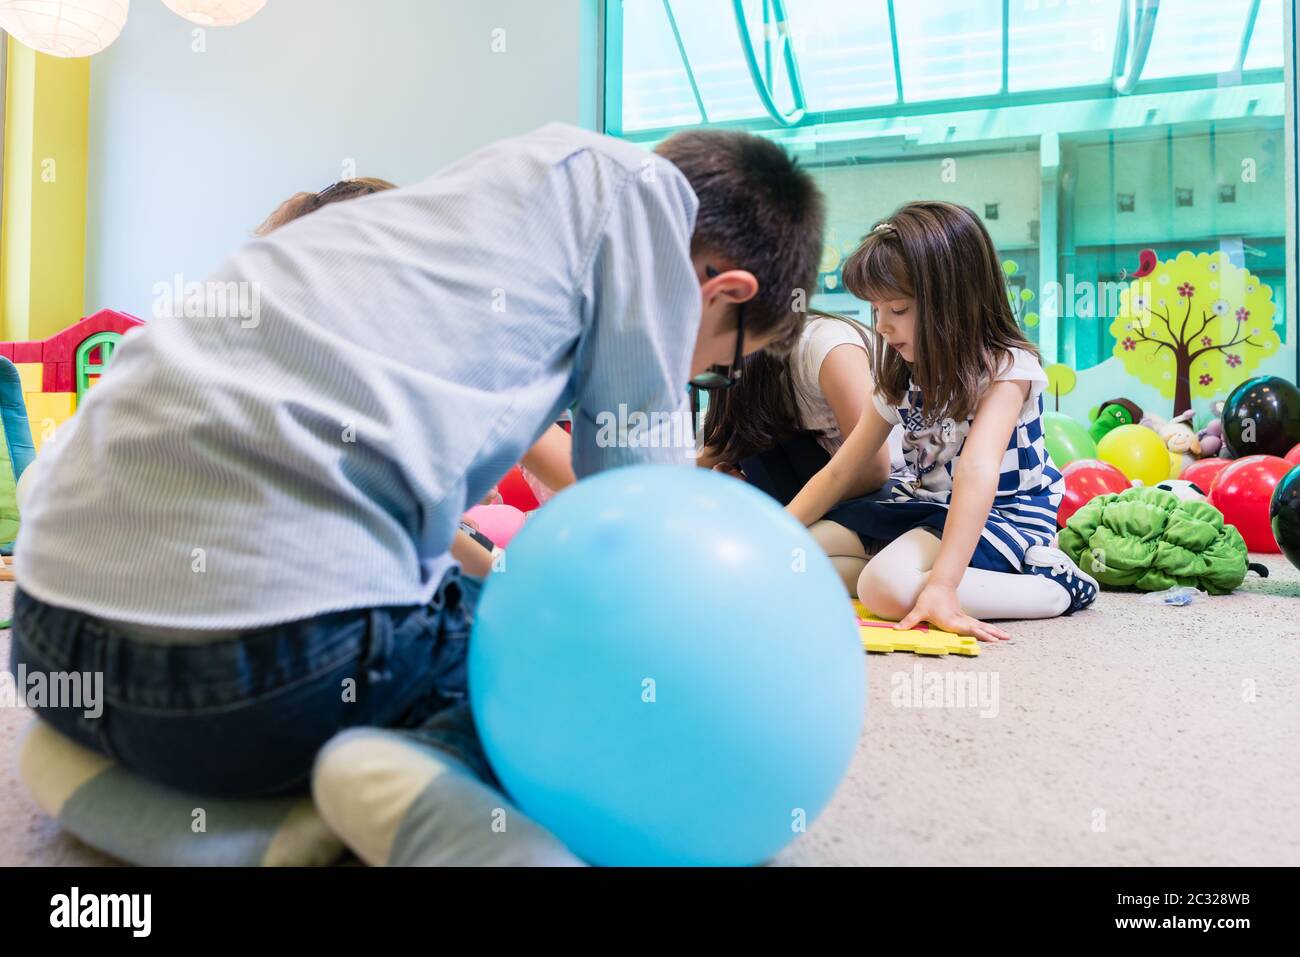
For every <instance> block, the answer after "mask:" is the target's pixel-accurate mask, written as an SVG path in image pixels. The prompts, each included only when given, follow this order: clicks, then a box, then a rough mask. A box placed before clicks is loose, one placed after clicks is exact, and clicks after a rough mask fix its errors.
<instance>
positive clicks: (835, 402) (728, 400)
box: [699, 309, 903, 505]
mask: <svg viewBox="0 0 1300 957" xmlns="http://www.w3.org/2000/svg"><path fill="white" fill-rule="evenodd" d="M870 349H871V333H870V332H868V331H867V330H865V329H863V328H862V327H861V326H859V325H858V324H857V323H855V322H853V321H852V320H851V319H848V318H845V317H844V316H837V315H833V314H832V313H828V312H821V311H820V310H816V309H814V310H810V312H809V316H808V321H807V323H806V324H805V325H804V330H803V333H802V335H801V336H800V337H799V339H798V340H797V341H796V342H795V344H794V346H793V347H792V348H791V349H790V351H789V352H788V353H785V354H779V355H778V354H773V353H771V352H760V353H757V354H755V355H753V356H750V357H749V359H747V360H746V362H745V366H744V374H743V375H741V377H740V378H739V379H737V380H736V382H735V384H734V385H733V386H732V387H731V388H728V389H725V390H719V391H715V392H711V393H710V394H709V405H708V409H707V411H706V413H705V417H704V425H703V427H702V428H701V430H700V444H701V446H702V450H701V454H700V458H699V464H700V465H702V466H705V467H707V468H715V469H718V470H719V471H725V472H730V473H732V474H737V473H739V477H742V478H744V479H745V481H747V482H749V483H750V484H751V485H753V486H755V487H756V488H758V489H760V490H762V491H764V492H766V493H768V494H769V495H771V496H772V497H773V498H775V499H776V500H777V501H779V502H780V503H781V504H782V505H785V504H787V503H788V502H789V501H790V500H791V499H792V498H794V496H795V495H796V494H797V493H798V492H799V490H800V489H801V488H803V485H804V483H805V482H807V481H808V480H809V479H810V478H812V477H813V476H814V475H816V474H817V472H818V470H820V469H821V468H822V467H823V466H824V465H826V463H827V462H829V461H830V458H831V456H832V455H833V454H835V452H836V451H837V450H838V449H839V447H840V446H841V445H843V444H844V439H845V438H846V437H847V436H848V434H849V433H850V432H852V431H853V428H854V426H855V425H857V422H858V420H859V419H860V418H861V416H862V410H863V409H864V408H865V407H866V406H867V404H868V403H870V401H871V393H872V389H873V382H872V378H871V360H870V356H869V353H870ZM890 439H891V441H890V443H889V447H888V448H885V447H882V448H881V449H880V450H879V451H878V452H877V454H876V455H875V456H874V457H873V458H872V460H871V462H870V464H869V465H868V467H866V468H864V469H862V470H861V471H860V472H859V473H858V474H856V475H855V476H854V481H853V482H852V483H851V485H850V487H849V489H848V491H847V492H846V497H849V498H852V497H856V496H860V495H866V494H867V493H869V492H873V491H875V490H876V489H878V488H880V487H881V485H883V484H884V482H885V481H886V480H887V479H888V478H889V475H890V472H891V470H896V469H901V468H902V466H903V462H902V444H901V435H899V434H898V433H897V430H896V431H895V433H894V434H892V435H891V436H890Z"/></svg>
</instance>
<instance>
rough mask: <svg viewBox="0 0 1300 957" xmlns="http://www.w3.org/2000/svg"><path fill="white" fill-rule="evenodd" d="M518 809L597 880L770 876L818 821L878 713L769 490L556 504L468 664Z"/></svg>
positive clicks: (685, 478) (676, 482)
mask: <svg viewBox="0 0 1300 957" xmlns="http://www.w3.org/2000/svg"><path fill="white" fill-rule="evenodd" d="M469 685H470V697H471V700H472V702H473V707H474V716H475V722H476V724H477V726H478V729H479V733H480V735H481V737H482V739H483V744H484V747H485V749H486V751H487V754H488V757H489V759H490V760H491V762H492V767H493V768H494V769H495V770H496V772H497V774H498V776H499V777H500V778H501V781H502V783H503V784H504V785H505V787H506V790H507V791H508V792H509V793H510V795H511V796H512V797H513V798H514V800H515V801H517V802H518V804H519V806H520V807H521V808H522V809H523V810H524V811H525V812H527V813H528V814H530V815H531V816H533V817H534V818H535V819H536V820H537V821H538V822H539V823H541V824H543V825H545V826H546V827H548V828H550V829H551V831H552V832H554V833H555V834H556V835H557V836H558V837H559V838H560V839H561V840H563V841H564V842H565V843H566V844H567V845H568V846H569V847H570V848H571V849H572V850H573V851H574V852H575V853H577V854H578V855H580V856H581V857H583V858H584V859H586V860H587V861H589V862H591V863H594V864H605V865H637V864H639V865H672V864H717V865H727V864H730V865H745V864H757V863H760V862H762V861H764V860H766V859H767V858H769V857H771V856H772V855H773V854H774V853H776V852H777V851H778V850H779V849H780V848H781V847H782V846H783V845H785V844H786V843H787V842H788V841H790V840H791V839H793V838H794V837H796V836H797V835H798V834H799V833H800V832H801V831H802V829H803V827H804V826H806V825H807V824H808V823H811V821H812V820H813V818H815V817H816V815H817V814H818V813H819V812H820V811H821V809H822V808H823V807H824V806H825V804H826V802H827V801H828V800H829V799H830V796H831V794H832V792H834V790H835V788H836V785H837V784H838V783H839V781H840V778H841V777H842V776H843V774H844V770H845V768H846V767H847V766H848V763H849V759H850V757H851V756H852V754H853V751H854V747H855V744H856V742H857V739H858V732H859V729H860V728H861V725H862V720H863V716H864V712H865V708H866V663H865V656H864V655H863V652H862V646H861V645H860V643H859V638H858V629H857V625H856V622H855V619H854V615H853V611H852V607H851V605H850V604H849V599H848V596H847V595H846V594H845V592H844V586H843V585H842V584H841V583H840V579H839V577H838V576H837V574H836V573H835V570H834V568H833V567H832V566H831V563H830V561H829V560H828V559H827V558H826V556H825V555H824V554H823V553H822V552H821V550H820V549H819V548H818V547H817V544H816V543H815V542H814V541H813V539H812V537H811V536H810V535H809V534H808V532H807V530H806V529H804V528H803V527H802V526H801V525H800V524H799V523H798V522H796V521H795V520H794V519H792V518H791V517H790V516H789V515H787V514H786V512H785V511H784V510H782V509H781V508H780V507H779V506H778V505H777V504H776V503H775V502H774V501H773V500H772V499H770V498H769V497H768V496H766V495H763V494H761V493H760V492H757V491H755V490H754V489H752V488H749V487H748V486H746V485H745V484H744V483H742V482H739V481H737V480H736V479H734V478H731V477H729V476H723V475H719V474H715V473H712V472H708V471H706V470H703V469H697V468H689V467H674V466H638V467H635V468H625V469H618V470H615V471H612V472H607V473H605V474H603V475H600V476H597V477H595V478H593V479H590V480H588V481H585V482H582V483H580V484H578V485H577V486H574V487H573V488H571V489H569V490H568V491H566V492H564V493H563V494H561V495H559V496H557V497H556V498H555V499H554V500H553V501H551V502H550V503H548V504H547V506H546V507H545V508H543V509H542V510H541V511H540V512H538V513H536V515H535V516H534V517H533V518H531V519H530V520H529V522H528V523H527V524H526V525H525V526H524V528H523V530H522V531H521V532H520V533H519V534H518V535H517V536H516V537H515V539H514V540H513V541H512V542H511V545H510V549H509V551H508V552H507V553H506V557H505V567H504V568H503V569H501V570H500V571H498V572H496V573H494V574H493V575H492V576H491V578H490V579H489V581H488V584H487V587H486V589H485V591H484V594H483V599H482V601H481V603H480V604H479V607H478V612H477V617H476V621H475V626H474V634H473V638H472V640H471V644H470V654H469Z"/></svg>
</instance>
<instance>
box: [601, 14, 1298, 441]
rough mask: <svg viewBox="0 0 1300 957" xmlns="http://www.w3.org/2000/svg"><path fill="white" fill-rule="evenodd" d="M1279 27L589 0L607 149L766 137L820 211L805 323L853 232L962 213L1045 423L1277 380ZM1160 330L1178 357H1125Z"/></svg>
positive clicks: (1156, 351) (1283, 280) (1140, 352)
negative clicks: (813, 192)
mask: <svg viewBox="0 0 1300 957" xmlns="http://www.w3.org/2000/svg"><path fill="white" fill-rule="evenodd" d="M1293 6H1294V4H1293V2H1292V0H927V2H925V3H914V2H901V0H621V2H620V0H608V3H607V10H606V21H605V22H606V37H605V50H606V64H605V91H604V92H605V96H604V103H605V104H606V117H605V128H606V131H607V132H609V133H611V134H612V135H616V136H622V137H625V138H627V139H630V140H633V141H635V142H639V143H642V144H645V145H646V146H651V145H653V144H654V143H656V142H658V141H659V140H661V139H663V138H664V137H666V136H668V135H670V134H671V133H672V132H674V131H676V130H678V129H681V128H683V127H687V126H695V125H698V124H709V125H715V126H728V127H739V128H745V129H751V130H754V131H757V132H760V133H763V134H764V135H768V136H771V137H773V138H775V139H777V140H779V141H780V142H782V143H783V144H784V145H785V146H786V148H787V149H789V150H790V151H792V152H793V153H794V154H795V155H796V156H798V157H799V158H800V159H801V160H802V161H803V162H804V163H805V165H807V166H808V167H810V168H812V169H814V170H815V171H816V174H817V176H818V177H819V180H820V182H821V185H822V187H823V189H824V191H825V192H826V194H827V198H828V200H829V204H830V217H829V229H828V235H827V250H826V255H825V257H824V260H823V269H824V271H823V273H822V275H821V277H820V280H819V289H818V293H819V296H818V299H817V304H818V305H819V306H822V307H823V308H829V309H833V310H836V311H839V312H843V313H846V314H849V315H854V316H857V317H858V318H859V319H865V311H864V307H863V305H862V304H861V303H858V302H856V301H855V300H854V299H853V297H851V296H849V295H847V294H846V293H845V292H844V291H843V290H842V289H841V288H839V280H838V266H839V264H840V262H841V261H842V259H843V257H844V255H845V254H846V253H847V252H848V251H850V250H852V249H853V248H854V246H855V245H856V244H857V242H858V240H859V238H860V237H861V236H862V234H863V233H864V232H865V231H866V230H867V229H868V228H869V227H870V225H871V223H873V222H874V221H875V220H877V219H880V218H883V217H885V216H886V215H888V213H889V212H890V211H891V210H892V209H893V208H894V207H896V206H897V205H899V204H901V203H904V202H907V201H909V200H913V199H920V198H936V199H946V200H950V201H953V202H959V203H962V204H963V205H966V206H968V207H970V208H971V209H973V210H975V211H976V212H977V213H979V214H981V215H982V216H983V217H984V220H985V223H986V225H987V226H988V228H989V231H990V232H991V233H992V235H993V237H994V239H995V241H996V242H997V244H998V247H999V250H1000V252H1001V254H1002V258H1003V260H1004V270H1005V272H1006V274H1007V279H1008V294H1009V295H1010V296H1011V297H1012V301H1013V305H1014V307H1015V310H1016V312H1017V314H1018V316H1019V317H1020V321H1021V323H1022V325H1023V326H1024V328H1025V330H1026V333H1027V334H1028V335H1029V336H1030V337H1031V338H1032V339H1033V340H1034V341H1035V342H1036V343H1037V344H1038V346H1039V348H1040V349H1041V351H1042V353H1043V357H1044V362H1045V363H1046V364H1048V365H1052V364H1062V365H1066V366H1069V367H1070V368H1071V369H1072V370H1074V371H1075V372H1077V385H1076V386H1075V387H1074V388H1073V390H1072V392H1071V393H1070V394H1068V395H1062V396H1060V397H1059V401H1060V407H1061V410H1062V411H1065V412H1068V413H1070V414H1072V415H1075V416H1076V417H1078V418H1081V419H1083V418H1086V417H1087V415H1088V413H1089V411H1090V409H1091V407H1092V406H1093V405H1095V404H1096V403H1097V402H1098V401H1099V400H1101V399H1105V398H1110V397H1114V396H1124V397H1126V398H1130V399H1132V400H1133V401H1135V402H1136V403H1137V404H1138V405H1140V406H1142V407H1143V408H1144V409H1147V410H1149V411H1152V412H1155V413H1157V414H1159V415H1161V416H1163V417H1166V418H1167V417H1169V416H1170V415H1172V414H1173V413H1174V412H1175V406H1176V405H1178V404H1180V403H1183V402H1185V401H1187V400H1188V398H1190V400H1191V401H1192V402H1193V403H1194V404H1195V406H1196V408H1197V409H1198V411H1199V412H1201V413H1202V414H1204V412H1205V410H1206V407H1207V406H1208V405H1209V403H1210V402H1212V401H1213V400H1214V399H1216V398H1224V397H1225V396H1226V395H1227V392H1228V391H1230V389H1231V387H1232V386H1233V385H1235V384H1236V383H1237V382H1240V381H1241V380H1242V379H1243V378H1245V377H1246V376H1247V375H1251V374H1276V375H1282V376H1285V377H1286V378H1288V379H1293V380H1294V379H1295V377H1296V373H1297V360H1296V331H1295V325H1294V323H1295V318H1294V315H1293V314H1292V312H1293V310H1292V308H1291V307H1290V306H1289V304H1288V303H1289V298H1288V297H1289V294H1290V291H1291V290H1290V289H1289V287H1288V279H1287V275H1288V271H1289V269H1288V267H1289V266H1290V265H1292V258H1293V257H1294V256H1295V252H1294V247H1293V249H1292V252H1291V253H1290V254H1288V251H1287V246H1288V238H1291V239H1292V240H1294V238H1295V212H1294V209H1293V208H1291V207H1290V206H1289V205H1288V195H1289V193H1290V192H1291V191H1290V190H1289V189H1288V185H1289V179H1288V178H1289V177H1294V175H1295V174H1294V171H1289V170H1290V165H1289V164H1290V157H1291V156H1292V155H1293V154H1294V150H1295V144H1294V139H1293V137H1292V135H1291V134H1290V133H1289V131H1288V125H1287V118H1286V113H1287V109H1288V107H1287V97H1286V90H1285V84H1286V80H1285V73H1284V67H1285V64H1286V62H1287V60H1288V59H1289V58H1290V57H1291V56H1292V50H1293V48H1294V28H1293V26H1292V13H1293V11H1292V8H1293ZM1292 185H1293V184H1292ZM1144 263H1152V264H1153V265H1152V268H1151V271H1150V272H1148V273H1146V275H1144V276H1138V277H1136V279H1137V280H1139V284H1138V285H1134V283H1135V274H1137V273H1141V272H1143V271H1144V270H1143V268H1142V265H1143V264H1144ZM1140 280H1145V282H1140ZM1139 297H1141V298H1140V300H1139ZM1148 307H1149V308H1148ZM1143 309H1147V311H1146V312H1142V310H1143ZM1151 309H1154V312H1153V311H1150V310H1151ZM1139 313H1141V315H1139ZM1184 313H1186V316H1184ZM1143 316H1145V318H1143ZM1200 316H1208V317H1209V319H1208V321H1207V322H1206V323H1205V325H1204V326H1202V321H1201V319H1200V318H1199V317H1200ZM1161 317H1167V318H1168V319H1170V320H1171V321H1172V323H1173V328H1172V330H1170V332H1171V333H1172V334H1173V335H1174V336H1175V338H1178V339H1180V340H1183V339H1185V340H1188V342H1181V341H1179V342H1175V343H1172V344H1171V347H1170V348H1167V349H1164V348H1156V347H1153V346H1152V345H1151V343H1150V342H1149V341H1144V339H1143V336H1146V337H1147V340H1149V339H1151V338H1154V337H1158V336H1160V335H1162V334H1164V327H1165V319H1164V318H1161ZM1243 317H1244V318H1243ZM1238 318H1243V322H1242V323H1241V324H1238V323H1237V319H1238ZM1152 323H1154V325H1152ZM1135 324H1136V327H1135ZM1238 332H1245V333H1246V335H1245V336H1244V337H1238V336H1237V335H1236V334H1237V333H1238ZM1135 333H1137V334H1135ZM1192 339H1194V340H1195V341H1194V342H1192V341H1191V340H1192ZM1207 340H1208V344H1207ZM1174 346H1177V347H1178V348H1174ZM1194 354H1195V355H1194ZM1064 380H1065V381H1074V380H1073V379H1072V378H1071V377H1068V376H1067V377H1064ZM1180 380H1181V382H1182V386H1181V387H1180ZM1187 390H1190V397H1189V396H1188V395H1187V394H1186V391H1187Z"/></svg>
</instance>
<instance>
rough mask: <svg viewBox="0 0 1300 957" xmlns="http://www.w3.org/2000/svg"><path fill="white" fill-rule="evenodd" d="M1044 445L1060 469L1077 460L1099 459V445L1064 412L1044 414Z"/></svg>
mask: <svg viewBox="0 0 1300 957" xmlns="http://www.w3.org/2000/svg"><path fill="white" fill-rule="evenodd" d="M1043 444H1044V445H1046V446H1047V454H1048V455H1050V456H1051V457H1052V464H1053V465H1055V466H1056V467H1057V468H1058V469H1061V468H1065V466H1067V465H1069V464H1070V463H1071V462H1073V461H1075V460H1077V459H1095V458H1096V457H1097V443H1096V442H1094V441H1093V440H1092V436H1091V435H1089V434H1088V430H1087V429H1085V428H1084V427H1083V426H1082V425H1080V424H1079V423H1078V422H1076V421H1075V420H1074V419H1072V418H1070V417H1069V416H1068V415H1066V414H1065V413H1063V412H1044V413H1043Z"/></svg>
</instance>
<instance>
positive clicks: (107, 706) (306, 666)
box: [11, 568, 478, 797]
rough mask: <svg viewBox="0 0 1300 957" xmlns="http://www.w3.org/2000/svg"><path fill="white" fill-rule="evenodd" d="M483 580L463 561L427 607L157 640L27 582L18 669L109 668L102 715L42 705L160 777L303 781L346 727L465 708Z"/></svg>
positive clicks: (202, 787) (283, 789) (229, 783)
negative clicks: (463, 573) (172, 641)
mask: <svg viewBox="0 0 1300 957" xmlns="http://www.w3.org/2000/svg"><path fill="white" fill-rule="evenodd" d="M477 586H478V583H477V582H474V581H473V580H472V579H462V578H461V577H460V572H459V569H455V568H453V569H452V570H451V571H449V572H448V573H447V576H446V577H445V578H444V579H443V581H442V583H441V584H440V585H439V587H438V591H437V593H436V594H435V595H434V597H433V600H432V601H430V602H429V604H427V605H424V606H410V607H394V608H371V609H357V610H353V611H341V612H333V613H331V614H327V615H321V616H320V617H317V618H311V619H308V620H306V621H298V622H292V623H289V624H284V625H274V626H270V627H266V628H257V629H252V630H250V631H248V632H247V633H245V634H243V635H240V636H239V637H238V638H235V639H233V640H229V641H219V642H214V643H212V644H206V645H163V644H147V643H144V642H141V641H138V640H135V639H133V638H132V637H131V636H130V634H129V626H121V625H114V624H111V623H109V622H105V621H102V620H100V619H97V618H95V617H93V616H90V615H86V614H83V613H81V612H76V611H69V610H67V609H63V608H57V607H54V606H52V605H48V604H46V603H44V602H41V601H39V600H37V599H35V598H33V597H32V596H30V595H27V594H25V593H24V592H23V591H21V590H19V591H18V592H17V594H16V595H15V598H14V619H13V650H12V657H11V665H12V667H11V670H12V672H13V673H14V674H17V673H18V666H19V665H25V666H26V669H27V674H29V675H30V674H32V673H34V672H44V673H46V674H52V673H59V672H82V673H95V672H98V673H101V674H103V695H102V697H103V701H102V713H100V714H99V716H98V717H86V716H85V710H86V709H85V708H84V707H77V708H71V707H62V708H56V707H44V708H38V709H37V715H38V716H39V717H40V718H42V719H43V720H45V721H47V722H49V723H50V724H51V725H52V726H53V727H55V728H56V729H58V730H59V731H60V732H62V733H63V734H65V735H67V736H68V737H70V738H72V739H73V740H75V741H77V742H79V743H80V744H83V745H85V746H86V747H88V748H92V749H94V750H95V751H98V752H100V753H101V754H104V755H106V756H108V757H110V758H112V759H114V760H115V761H118V762H119V763H121V764H123V765H125V766H126V767H129V768H131V769H133V770H135V771H137V772H138V773H140V774H142V775H144V776H146V777H148V778H151V779H153V780H155V781H159V782H162V783H164V784H167V785H171V786H172V787H176V788H180V789H182V790H186V791H192V792H196V793H200V794H207V795H213V796H223V797H224V796H228V797H252V796H266V795H272V794H281V793H287V792H293V791H297V790H301V789H303V788H304V787H305V786H306V785H307V782H308V778H309V776H310V773H311V767H312V761H313V760H314V759H315V757H316V752H317V751H318V750H319V748H320V746H321V745H323V744H324V743H325V742H326V741H328V740H329V739H330V738H331V737H333V736H334V734H335V733H337V732H338V731H341V730H343V729H344V728H349V727H354V726H361V725H372V726H380V727H395V728H418V727H421V726H423V725H425V724H426V723H427V722H429V721H430V720H431V719H432V718H433V717H434V716H435V715H437V714H439V713H440V712H442V711H444V710H446V709H449V708H452V707H454V706H458V705H460V706H466V710H467V700H466V699H467V687H466V663H467V662H466V655H467V652H468V646H469V621H470V617H471V615H472V613H473V603H474V599H475V598H476V596H477V591H478V588H477Z"/></svg>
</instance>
